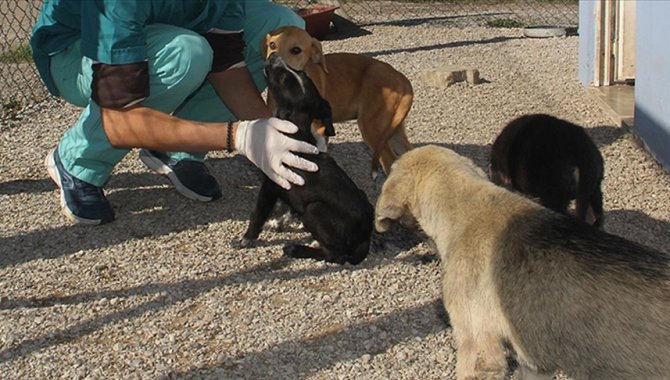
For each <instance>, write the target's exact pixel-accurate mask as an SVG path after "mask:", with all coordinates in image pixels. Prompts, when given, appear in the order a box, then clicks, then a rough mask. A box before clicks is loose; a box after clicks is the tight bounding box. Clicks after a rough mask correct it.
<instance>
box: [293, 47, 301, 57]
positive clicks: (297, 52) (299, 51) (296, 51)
mask: <svg viewBox="0 0 670 380" xmlns="http://www.w3.org/2000/svg"><path fill="white" fill-rule="evenodd" d="M300 53H302V49H300V48H299V47H297V46H296V47H293V48H291V54H293V55H298V54H300Z"/></svg>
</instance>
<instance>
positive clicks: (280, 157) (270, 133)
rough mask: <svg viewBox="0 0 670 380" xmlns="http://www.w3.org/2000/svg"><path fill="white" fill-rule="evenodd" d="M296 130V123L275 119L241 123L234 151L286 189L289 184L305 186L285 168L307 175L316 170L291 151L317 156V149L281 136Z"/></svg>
mask: <svg viewBox="0 0 670 380" xmlns="http://www.w3.org/2000/svg"><path fill="white" fill-rule="evenodd" d="M297 131H298V126H296V125H295V124H293V123H291V122H290V121H287V120H282V119H277V118H274V117H272V118H269V119H258V120H251V121H241V122H239V123H238V125H237V131H236V132H235V150H237V151H238V152H240V153H241V154H243V155H244V156H246V157H247V158H248V159H249V161H251V162H253V163H254V165H256V166H257V167H258V168H259V169H261V170H262V171H263V173H265V174H266V175H267V176H268V177H270V179H271V180H273V181H274V182H275V183H277V184H278V185H279V186H281V187H283V188H284V189H286V190H288V189H290V188H291V184H295V185H303V184H304V183H305V180H304V179H303V178H302V177H301V176H299V175H298V174H296V173H295V172H294V171H292V170H290V169H289V168H288V166H291V167H294V168H296V169H301V170H305V171H308V172H315V171H317V170H319V167H318V166H317V165H316V164H315V163H313V162H311V161H308V160H305V159H304V158H302V157H299V156H297V155H295V154H294V152H295V153H308V154H318V153H319V149H317V147H315V146H314V145H311V144H308V143H306V142H304V141H299V140H295V139H292V138H291V137H289V136H286V135H285V134H284V133H288V134H292V133H295V132H297ZM282 132H283V133H282Z"/></svg>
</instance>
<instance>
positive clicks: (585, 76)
mask: <svg viewBox="0 0 670 380" xmlns="http://www.w3.org/2000/svg"><path fill="white" fill-rule="evenodd" d="M595 4H596V2H595V1H593V0H581V1H580V2H579V72H578V75H579V81H580V82H582V84H583V85H584V86H590V85H591V84H592V83H593V78H594V76H595V75H594V71H595V70H594V66H595V51H596V15H595Z"/></svg>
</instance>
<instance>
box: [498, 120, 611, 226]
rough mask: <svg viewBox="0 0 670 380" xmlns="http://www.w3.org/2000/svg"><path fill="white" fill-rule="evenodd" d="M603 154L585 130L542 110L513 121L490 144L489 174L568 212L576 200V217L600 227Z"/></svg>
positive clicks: (544, 202) (548, 205) (601, 222)
mask: <svg viewBox="0 0 670 380" xmlns="http://www.w3.org/2000/svg"><path fill="white" fill-rule="evenodd" d="M603 167H604V164H603V158H602V155H601V154H600V151H599V150H598V147H596V145H595V144H594V143H593V141H592V140H591V138H590V137H589V136H588V134H587V133H586V131H585V129H584V128H582V127H580V126H578V125H575V124H573V123H570V122H568V121H565V120H561V119H558V118H556V117H553V116H550V115H545V114H531V115H524V116H521V117H519V118H517V119H514V120H512V121H511V122H510V123H509V124H507V126H505V128H503V130H502V132H501V133H500V134H499V135H498V137H497V138H496V140H495V141H494V143H493V146H492V148H491V156H490V164H489V177H490V178H491V181H492V182H493V183H495V184H497V185H500V186H504V187H507V188H508V189H511V190H516V191H519V192H521V193H523V194H526V195H530V196H531V197H533V198H536V199H537V200H538V201H539V203H540V204H542V205H543V206H545V207H548V208H550V209H552V210H554V211H557V212H560V213H567V208H568V206H569V204H570V201H571V200H573V199H575V200H576V202H575V206H576V207H575V208H576V212H577V216H578V217H579V218H580V219H582V220H584V221H585V222H587V223H589V224H593V225H594V226H596V227H598V228H602V224H603V220H604V219H603V194H602V191H601V189H600V184H601V182H602V179H603V172H604V168H603Z"/></svg>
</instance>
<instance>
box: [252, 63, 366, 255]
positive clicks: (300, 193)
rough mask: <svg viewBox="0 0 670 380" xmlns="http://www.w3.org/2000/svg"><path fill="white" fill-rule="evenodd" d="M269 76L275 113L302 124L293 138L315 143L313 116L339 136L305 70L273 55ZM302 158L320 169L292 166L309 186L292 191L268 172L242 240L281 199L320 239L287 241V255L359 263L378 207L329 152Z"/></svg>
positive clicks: (254, 231)
mask: <svg viewBox="0 0 670 380" xmlns="http://www.w3.org/2000/svg"><path fill="white" fill-rule="evenodd" d="M265 74H266V77H267V81H268V90H269V91H271V92H272V96H273V97H274V99H275V100H276V101H277V111H276V112H275V116H276V117H278V118H280V119H285V120H289V121H291V122H293V123H294V124H296V125H297V126H298V128H299V130H298V132H296V133H295V134H294V135H293V136H292V137H293V138H296V139H299V140H303V141H306V142H309V143H311V144H314V145H316V141H315V138H314V135H312V131H311V125H312V121H313V120H314V119H318V120H320V121H321V122H322V123H323V124H324V125H325V126H326V130H327V134H328V135H334V134H335V131H334V128H333V123H332V119H331V110H330V105H329V104H328V102H327V101H326V100H325V99H323V98H322V97H321V96H320V95H319V92H318V91H317V89H316V87H315V86H314V83H313V82H312V81H311V80H310V79H309V77H307V75H306V74H305V73H304V72H303V71H296V70H293V69H291V68H290V67H289V66H288V65H287V64H286V63H285V62H284V60H283V59H282V58H281V57H279V56H278V55H277V54H272V55H271V56H270V57H268V59H267V61H266V64H265ZM300 156H301V157H303V158H305V159H307V160H310V161H312V162H314V163H316V164H317V165H318V166H319V170H318V171H317V172H314V173H311V172H306V171H302V170H297V169H293V170H296V172H297V173H298V174H300V175H301V176H302V177H303V178H304V179H305V184H304V185H303V186H292V187H291V189H290V190H285V189H283V188H282V187H280V186H279V185H277V184H276V183H274V182H273V181H272V180H271V179H269V178H268V177H267V176H264V178H263V183H262V185H261V189H260V193H259V195H258V200H257V204H256V209H255V210H254V211H253V213H252V214H251V218H250V221H249V227H248V229H247V231H246V233H245V234H244V237H243V239H242V244H243V245H250V244H252V242H253V241H254V240H256V239H257V238H258V235H259V234H260V232H261V230H262V228H263V225H264V224H265V222H266V221H267V219H268V217H269V216H270V214H271V213H272V210H273V208H274V206H275V203H276V202H277V200H278V199H279V200H281V201H282V202H284V203H285V204H286V205H288V206H289V207H290V209H291V210H292V211H293V212H294V213H295V214H296V215H297V216H298V217H299V218H300V220H301V221H302V223H303V225H304V227H305V229H306V230H307V231H309V232H310V233H311V234H312V236H313V237H314V238H315V239H316V241H317V242H318V243H319V247H310V246H306V245H298V244H290V245H286V246H285V247H284V254H285V255H287V256H290V257H297V258H312V259H316V260H325V261H328V262H334V263H339V264H344V263H345V262H349V263H351V264H354V265H356V264H358V263H360V262H361V261H363V260H364V259H365V257H366V256H367V254H368V251H369V247H370V237H371V234H372V227H373V217H374V209H373V207H372V205H371V204H370V201H369V200H368V197H367V195H366V194H365V193H364V192H363V191H362V190H360V189H359V188H358V187H357V186H356V184H355V183H354V182H353V181H352V180H351V178H349V176H347V174H346V173H345V172H344V170H342V168H340V167H339V166H338V165H337V163H336V162H335V160H334V159H333V158H332V157H331V156H330V155H328V154H327V153H323V152H322V153H319V154H318V155H309V154H301V155H300Z"/></svg>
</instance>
